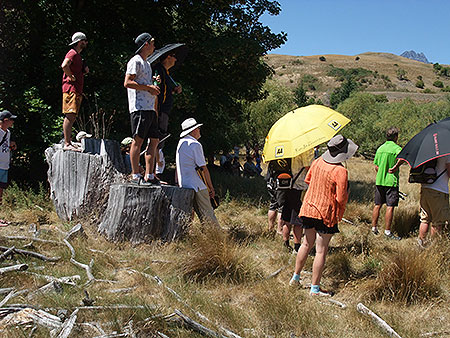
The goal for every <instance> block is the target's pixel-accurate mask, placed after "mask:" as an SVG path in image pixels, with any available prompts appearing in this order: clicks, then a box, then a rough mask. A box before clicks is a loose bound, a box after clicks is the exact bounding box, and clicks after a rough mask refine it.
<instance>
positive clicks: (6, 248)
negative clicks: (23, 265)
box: [0, 246, 61, 262]
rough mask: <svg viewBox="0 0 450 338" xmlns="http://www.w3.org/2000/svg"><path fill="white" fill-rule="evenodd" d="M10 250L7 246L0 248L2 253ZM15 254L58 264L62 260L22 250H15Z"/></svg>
mask: <svg viewBox="0 0 450 338" xmlns="http://www.w3.org/2000/svg"><path fill="white" fill-rule="evenodd" d="M8 250H9V248H8V247H6V246H0V251H3V252H4V251H8ZM14 253H16V254H20V255H24V256H30V257H34V258H39V259H42V260H43V261H46V262H57V261H59V260H60V259H61V257H47V256H45V255H42V254H40V253H37V252H34V251H28V250H22V249H14Z"/></svg>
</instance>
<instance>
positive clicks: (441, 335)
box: [420, 331, 450, 337]
mask: <svg viewBox="0 0 450 338" xmlns="http://www.w3.org/2000/svg"><path fill="white" fill-rule="evenodd" d="M448 335H450V331H439V332H426V333H421V334H420V336H421V337H436V336H438V337H443V336H448Z"/></svg>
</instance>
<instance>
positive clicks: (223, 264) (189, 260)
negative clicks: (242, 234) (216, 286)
mask: <svg viewBox="0 0 450 338" xmlns="http://www.w3.org/2000/svg"><path fill="white" fill-rule="evenodd" d="M189 237H190V238H189V240H188V241H187V243H186V246H188V247H189V250H183V252H182V253H181V255H180V260H179V266H180V272H181V275H182V276H183V277H184V278H186V279H193V280H194V281H197V282H201V281H205V280H207V279H209V278H221V279H223V280H225V281H228V282H236V283H239V282H244V281H248V280H252V279H254V278H257V277H258V276H259V275H260V274H259V273H258V271H257V269H256V263H255V262H254V261H253V259H252V257H251V256H250V252H249V251H248V250H247V248H246V247H245V246H244V245H240V244H238V243H236V242H234V241H233V240H232V239H231V238H230V237H228V236H227V234H226V232H225V231H224V230H223V229H221V228H219V227H216V226H214V225H210V224H208V225H206V224H205V225H199V226H198V227H192V229H191V231H190V236H189Z"/></svg>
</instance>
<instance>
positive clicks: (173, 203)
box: [98, 184, 194, 244]
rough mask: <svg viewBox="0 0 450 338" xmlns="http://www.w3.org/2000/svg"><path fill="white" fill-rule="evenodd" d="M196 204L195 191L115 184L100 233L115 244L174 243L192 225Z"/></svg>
mask: <svg viewBox="0 0 450 338" xmlns="http://www.w3.org/2000/svg"><path fill="white" fill-rule="evenodd" d="M193 201H194V191H193V190H192V189H185V188H178V187H173V186H168V185H162V186H138V185H135V184H113V185H111V189H110V193H109V200H108V207H107V209H106V212H105V213H104V217H103V219H102V222H101V223H100V225H99V228H98V230H99V232H101V233H103V234H104V235H106V237H107V238H108V239H110V240H114V241H125V240H126V241H131V242H132V243H135V244H137V243H142V242H150V241H152V240H154V239H162V240H165V241H171V240H173V239H175V238H176V237H178V236H179V235H181V234H182V233H183V232H184V230H185V228H186V226H187V225H188V224H189V223H190V221H191V217H192V206H193Z"/></svg>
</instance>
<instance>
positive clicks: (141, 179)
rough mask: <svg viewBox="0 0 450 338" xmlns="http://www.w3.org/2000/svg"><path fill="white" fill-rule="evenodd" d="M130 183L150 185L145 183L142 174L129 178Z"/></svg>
mask: <svg viewBox="0 0 450 338" xmlns="http://www.w3.org/2000/svg"><path fill="white" fill-rule="evenodd" d="M130 183H132V184H136V185H151V183H147V182H146V181H145V180H144V178H143V177H142V176H140V177H138V178H131V179H130Z"/></svg>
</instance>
